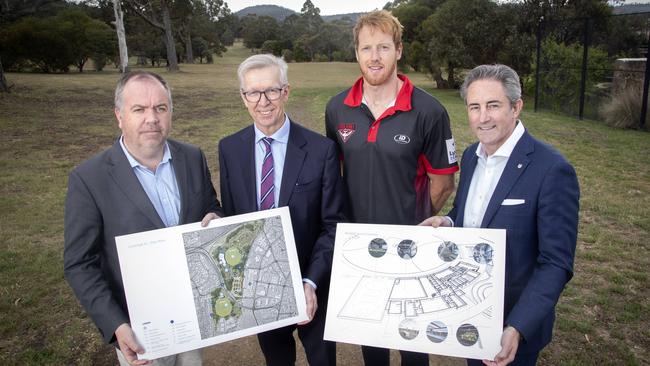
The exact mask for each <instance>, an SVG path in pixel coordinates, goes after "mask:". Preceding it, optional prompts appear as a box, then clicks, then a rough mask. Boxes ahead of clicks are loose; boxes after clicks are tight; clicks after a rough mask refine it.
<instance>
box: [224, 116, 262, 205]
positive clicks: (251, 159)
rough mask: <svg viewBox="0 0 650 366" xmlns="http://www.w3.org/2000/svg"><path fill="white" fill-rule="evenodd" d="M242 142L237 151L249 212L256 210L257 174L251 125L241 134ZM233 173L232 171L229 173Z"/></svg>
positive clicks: (253, 133) (253, 134) (253, 131)
mask: <svg viewBox="0 0 650 366" xmlns="http://www.w3.org/2000/svg"><path fill="white" fill-rule="evenodd" d="M241 139H242V144H241V148H240V149H239V151H238V153H239V156H241V160H240V161H241V162H242V165H241V169H240V170H239V171H240V172H241V175H242V182H244V187H242V189H244V190H246V194H245V195H244V196H245V197H247V198H248V202H247V207H248V209H249V211H250V212H254V211H257V210H258V207H257V181H256V179H257V176H256V173H255V148H256V147H255V130H254V129H253V125H251V126H249V127H248V128H247V129H246V131H245V132H244V133H243V134H242V135H241ZM230 174H233V173H230Z"/></svg>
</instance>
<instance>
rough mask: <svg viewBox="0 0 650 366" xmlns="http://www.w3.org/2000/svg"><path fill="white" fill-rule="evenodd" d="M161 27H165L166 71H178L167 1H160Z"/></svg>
mask: <svg viewBox="0 0 650 366" xmlns="http://www.w3.org/2000/svg"><path fill="white" fill-rule="evenodd" d="M160 9H161V12H162V20H163V25H164V27H165V46H166V47H167V62H168V66H167V69H168V70H169V71H178V70H179V69H178V58H176V42H175V41H174V33H173V32H172V21H171V19H170V18H169V7H168V6H167V1H165V0H161V1H160Z"/></svg>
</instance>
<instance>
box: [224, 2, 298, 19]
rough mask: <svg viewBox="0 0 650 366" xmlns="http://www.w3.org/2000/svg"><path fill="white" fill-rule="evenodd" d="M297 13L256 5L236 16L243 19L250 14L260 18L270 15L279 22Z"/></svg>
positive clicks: (273, 6) (239, 12)
mask: <svg viewBox="0 0 650 366" xmlns="http://www.w3.org/2000/svg"><path fill="white" fill-rule="evenodd" d="M295 13H296V12H295V11H293V10H291V9H287V8H283V7H282V6H277V5H255V6H249V7H247V8H243V9H242V10H240V11H238V12H236V13H235V15H237V16H238V17H240V18H243V17H245V16H246V15H249V14H255V15H258V16H262V15H268V16H271V17H273V18H275V19H276V20H277V21H283V20H284V18H286V17H288V16H289V15H291V14H295Z"/></svg>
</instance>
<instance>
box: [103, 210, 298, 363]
mask: <svg viewBox="0 0 650 366" xmlns="http://www.w3.org/2000/svg"><path fill="white" fill-rule="evenodd" d="M116 242H117V249H118V254H119V258H120V266H121V270H122V277H123V280H124V288H125V291H126V297H127V302H128V307H129V317H130V319H131V327H132V328H133V331H134V333H135V334H136V337H137V338H138V341H139V342H140V343H141V344H142V345H143V347H144V348H145V351H146V353H145V354H144V355H140V358H142V359H155V358H158V357H163V356H167V355H172V354H176V353H180V352H184V351H188V350H192V349H196V348H201V347H206V346H209V345H213V344H217V343H221V342H225V341H228V340H232V339H235V338H239V337H243V336H248V335H251V334H256V333H259V332H263V331H267V330H271V329H275V328H279V327H282V326H286V325H290V324H295V323H297V322H299V321H302V320H306V319H307V316H306V312H305V298H304V292H303V285H302V280H301V277H300V268H299V264H298V257H297V253H296V248H295V243H294V238H293V232H292V229H291V219H290V217H289V209H288V208H286V207H285V208H279V209H274V210H266V211H260V212H255V213H251V214H245V215H238V216H232V217H228V218H222V219H217V220H212V222H211V223H210V225H209V226H208V227H205V228H202V227H201V226H200V224H199V223H195V224H189V225H182V226H176V227H170V228H166V229H160V230H153V231H148V232H143V233H137V234H132V235H125V236H121V237H117V238H116Z"/></svg>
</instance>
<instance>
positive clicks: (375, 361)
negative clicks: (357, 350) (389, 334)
mask: <svg viewBox="0 0 650 366" xmlns="http://www.w3.org/2000/svg"><path fill="white" fill-rule="evenodd" d="M361 353H363V363H364V364H365V365H366V366H389V364H390V350H389V349H387V348H377V347H370V346H361ZM399 353H400V355H401V356H402V363H401V365H402V366H429V355H428V354H426V353H417V352H410V351H399Z"/></svg>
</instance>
